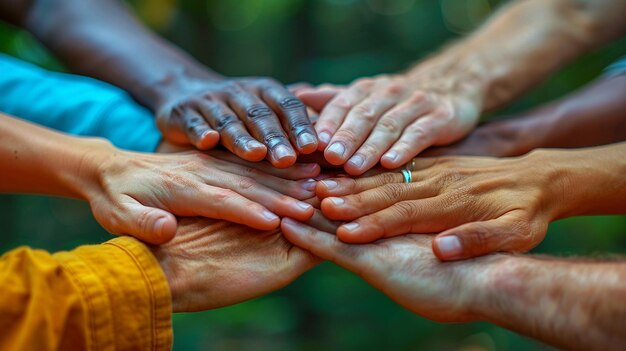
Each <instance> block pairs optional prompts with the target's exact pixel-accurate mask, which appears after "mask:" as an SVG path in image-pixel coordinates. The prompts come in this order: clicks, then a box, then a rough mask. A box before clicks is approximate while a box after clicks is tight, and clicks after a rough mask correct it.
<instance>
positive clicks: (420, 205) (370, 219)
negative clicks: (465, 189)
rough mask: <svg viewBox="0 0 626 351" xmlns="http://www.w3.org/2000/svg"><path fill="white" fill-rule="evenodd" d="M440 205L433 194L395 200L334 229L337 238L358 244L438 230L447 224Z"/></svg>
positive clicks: (442, 204)
mask: <svg viewBox="0 0 626 351" xmlns="http://www.w3.org/2000/svg"><path fill="white" fill-rule="evenodd" d="M444 205H445V204H444V203H443V202H442V201H441V200H440V199H438V198H437V197H434V198H427V199H422V200H414V201H402V202H398V203H396V204H395V205H393V206H391V207H389V208H386V209H384V210H382V211H379V212H376V213H373V214H371V215H367V216H363V217H361V218H359V219H357V220H355V221H353V222H350V223H346V224H343V225H342V226H340V227H339V228H338V229H337V237H338V238H339V239H340V240H341V241H343V242H346V243H352V244H361V243H369V242H372V241H376V240H378V239H380V238H387V237H392V236H396V235H401V234H407V233H435V232H440V231H442V230H445V229H448V228H447V225H449V224H447V223H446V214H447V211H445V210H444Z"/></svg>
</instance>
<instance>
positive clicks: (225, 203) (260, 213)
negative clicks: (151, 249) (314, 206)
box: [181, 185, 312, 230]
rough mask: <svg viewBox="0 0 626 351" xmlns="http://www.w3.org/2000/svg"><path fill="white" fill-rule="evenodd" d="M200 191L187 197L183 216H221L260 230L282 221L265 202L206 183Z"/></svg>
mask: <svg viewBox="0 0 626 351" xmlns="http://www.w3.org/2000/svg"><path fill="white" fill-rule="evenodd" d="M197 192H198V193H197V194H195V195H194V196H190V197H189V198H188V199H186V206H187V208H188V211H189V212H186V211H183V212H181V215H185V216H203V217H207V218H215V219H222V220H225V221H228V222H233V223H239V224H243V225H246V226H248V227H251V228H255V229H259V230H271V229H276V228H277V227H278V225H279V223H280V218H278V216H277V215H276V214H275V213H274V212H272V211H270V210H268V209H267V208H266V207H265V206H263V204H261V203H260V202H255V201H254V200H252V199H249V198H247V197H246V196H245V195H242V194H239V193H237V192H235V191H233V190H230V189H224V188H220V187H215V186H211V185H203V186H201V187H200V188H199V189H198V191H197ZM311 212H312V210H311Z"/></svg>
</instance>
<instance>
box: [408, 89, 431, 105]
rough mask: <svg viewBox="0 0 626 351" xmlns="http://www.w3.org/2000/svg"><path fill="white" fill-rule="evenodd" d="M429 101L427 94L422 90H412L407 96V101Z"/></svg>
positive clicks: (419, 102) (412, 102)
mask: <svg viewBox="0 0 626 351" xmlns="http://www.w3.org/2000/svg"><path fill="white" fill-rule="evenodd" d="M427 102H429V98H428V94H427V93H426V92H424V91H422V90H417V91H414V92H413V93H412V94H411V96H410V97H409V103H411V104H422V103H427Z"/></svg>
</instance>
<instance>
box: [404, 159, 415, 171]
mask: <svg viewBox="0 0 626 351" xmlns="http://www.w3.org/2000/svg"><path fill="white" fill-rule="evenodd" d="M404 169H408V170H409V171H414V170H415V159H414V158H413V159H411V162H407V164H406V165H405V166H404Z"/></svg>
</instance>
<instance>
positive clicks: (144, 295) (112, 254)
mask: <svg viewBox="0 0 626 351" xmlns="http://www.w3.org/2000/svg"><path fill="white" fill-rule="evenodd" d="M54 256H55V258H56V259H57V260H59V262H60V263H61V264H62V265H63V266H64V268H65V269H66V270H67V271H68V272H69V273H70V276H71V277H72V280H73V281H74V283H75V285H76V286H77V287H78V289H79V290H80V291H81V296H82V299H83V301H82V302H83V304H84V306H85V310H86V311H87V312H86V318H87V325H88V326H89V327H88V329H89V332H88V335H87V343H88V347H87V349H90V350H108V349H115V350H127V349H139V350H169V349H170V348H171V346H172V323H171V314H172V306H171V297H170V291H169V286H168V283H167V280H166V278H165V275H164V274H163V271H162V270H161V267H160V265H159V263H158V262H157V260H156V258H155V257H154V256H153V255H152V253H151V252H150V250H149V249H148V248H147V247H146V246H145V245H143V244H142V243H140V242H139V241H137V240H136V239H134V238H131V237H120V238H115V239H113V240H110V241H108V242H106V243H104V244H101V245H90V246H81V247H79V248H77V249H75V250H73V251H70V252H61V253H58V254H55V255H54Z"/></svg>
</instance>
